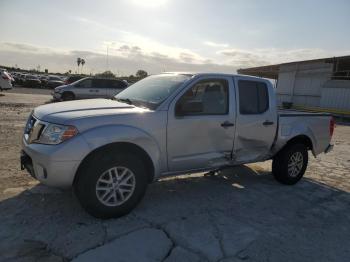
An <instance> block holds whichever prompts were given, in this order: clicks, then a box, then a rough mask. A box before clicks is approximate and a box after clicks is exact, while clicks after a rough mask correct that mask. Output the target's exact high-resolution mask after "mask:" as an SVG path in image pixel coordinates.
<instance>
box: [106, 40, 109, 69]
mask: <svg viewBox="0 0 350 262" xmlns="http://www.w3.org/2000/svg"><path fill="white" fill-rule="evenodd" d="M108 47H109V46H108V44H107V61H106V62H107V71H108V70H109V58H108Z"/></svg>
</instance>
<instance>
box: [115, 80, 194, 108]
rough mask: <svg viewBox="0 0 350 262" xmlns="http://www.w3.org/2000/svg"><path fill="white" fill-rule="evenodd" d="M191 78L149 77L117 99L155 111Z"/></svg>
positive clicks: (126, 90) (132, 86)
mask: <svg viewBox="0 0 350 262" xmlns="http://www.w3.org/2000/svg"><path fill="white" fill-rule="evenodd" d="M190 78H191V75H175V74H161V75H153V76H149V77H146V78H144V79H142V80H140V81H138V82H136V83H135V84H133V85H131V86H129V87H128V88H126V89H125V90H124V91H122V92H120V93H119V94H118V95H116V96H115V99H116V100H119V101H123V102H126V103H129V104H135V105H136V106H138V105H141V106H145V107H148V108H151V109H155V108H157V106H159V105H160V104H161V103H162V102H163V101H164V100H165V99H166V98H168V97H169V96H170V95H171V94H172V93H173V92H174V91H175V90H176V89H177V88H179V87H180V86H181V85H182V84H183V83H184V82H186V81H187V80H188V79H190Z"/></svg>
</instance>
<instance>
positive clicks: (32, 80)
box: [23, 75, 41, 88]
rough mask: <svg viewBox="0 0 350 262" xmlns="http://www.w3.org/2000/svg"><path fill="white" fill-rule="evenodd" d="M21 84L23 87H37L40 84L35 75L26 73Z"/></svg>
mask: <svg viewBox="0 0 350 262" xmlns="http://www.w3.org/2000/svg"><path fill="white" fill-rule="evenodd" d="M23 85H24V86H25V87H31V88H38V87H40V86H41V81H40V79H39V78H38V77H37V76H35V75H26V77H25V81H24V83H23Z"/></svg>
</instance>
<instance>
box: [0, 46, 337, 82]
mask: <svg viewBox="0 0 350 262" xmlns="http://www.w3.org/2000/svg"><path fill="white" fill-rule="evenodd" d="M144 41H145V40H144ZM152 43H155V42H154V41H153V42H152ZM106 45H108V46H109V58H108V65H109V67H108V68H107V56H106ZM101 46H102V47H101V48H100V49H96V50H61V49H53V48H48V47H41V46H35V45H30V44H24V43H11V42H5V43H1V42H0V61H1V64H2V65H5V66H14V65H16V64H17V65H18V66H19V67H22V68H27V69H30V68H36V67H37V66H38V65H40V66H41V68H42V69H44V68H47V69H48V70H49V72H67V71H68V70H72V71H73V72H74V71H76V70H77V65H76V59H77V57H82V58H84V59H85V60H86V64H85V66H84V69H83V70H84V72H85V73H92V74H95V73H98V72H102V71H105V70H107V69H109V70H111V71H112V72H114V73H116V74H118V75H129V74H135V72H136V71H137V70H138V69H144V70H146V71H147V72H149V73H151V74H155V73H160V72H163V71H202V72H225V73H235V72H236V70H237V69H238V68H247V67H255V66H263V65H269V64H275V63H284V62H290V61H298V60H307V59H313V58H322V57H332V56H338V55H344V52H342V53H340V52H331V53H330V52H328V51H325V50H322V49H292V50H285V49H253V50H244V49H234V48H226V49H221V50H219V51H217V52H216V53H213V55H212V57H202V56H200V55H199V54H197V53H195V52H192V51H190V50H187V49H182V48H177V47H167V46H164V45H162V44H159V43H157V44H156V46H155V48H151V44H146V45H144V42H142V41H141V42H140V43H138V44H137V45H135V44H129V43H125V42H104V43H101Z"/></svg>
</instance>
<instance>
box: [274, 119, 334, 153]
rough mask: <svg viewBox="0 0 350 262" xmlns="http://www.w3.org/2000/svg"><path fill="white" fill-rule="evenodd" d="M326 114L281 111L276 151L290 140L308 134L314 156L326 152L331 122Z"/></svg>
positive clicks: (329, 138)
mask: <svg viewBox="0 0 350 262" xmlns="http://www.w3.org/2000/svg"><path fill="white" fill-rule="evenodd" d="M330 118H331V116H329V115H325V114H304V113H294V114H292V113H287V114H285V113H280V114H279V127H278V134H277V140H276V144H275V147H274V150H273V151H274V152H278V151H279V150H280V149H281V148H282V147H283V146H284V145H285V144H286V143H287V142H288V141H289V140H291V139H292V138H294V137H296V136H299V135H306V136H307V137H309V138H310V140H311V142H312V153H313V154H314V156H316V155H318V154H320V153H322V152H324V151H325V150H326V148H327V147H328V145H329V144H330V140H331V137H330V132H329V122H330Z"/></svg>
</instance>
